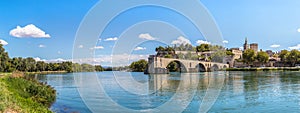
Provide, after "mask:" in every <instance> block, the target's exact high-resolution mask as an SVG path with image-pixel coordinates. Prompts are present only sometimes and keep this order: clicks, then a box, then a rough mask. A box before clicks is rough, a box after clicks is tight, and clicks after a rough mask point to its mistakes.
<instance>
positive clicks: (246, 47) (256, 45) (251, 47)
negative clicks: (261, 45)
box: [244, 38, 258, 52]
mask: <svg viewBox="0 0 300 113" xmlns="http://www.w3.org/2000/svg"><path fill="white" fill-rule="evenodd" d="M248 49H252V50H254V51H255V52H257V51H258V44H257V43H252V44H250V48H249V44H248V39H247V38H246V39H245V43H244V51H245V50H248Z"/></svg>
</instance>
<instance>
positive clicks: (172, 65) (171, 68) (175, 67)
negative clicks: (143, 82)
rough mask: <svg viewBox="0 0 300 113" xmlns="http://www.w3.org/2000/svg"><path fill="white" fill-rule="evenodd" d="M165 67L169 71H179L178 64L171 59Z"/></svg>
mask: <svg viewBox="0 0 300 113" xmlns="http://www.w3.org/2000/svg"><path fill="white" fill-rule="evenodd" d="M167 69H168V70H169V71H170V72H180V65H179V64H178V63H177V62H175V61H173V62H171V63H169V65H168V66H167Z"/></svg>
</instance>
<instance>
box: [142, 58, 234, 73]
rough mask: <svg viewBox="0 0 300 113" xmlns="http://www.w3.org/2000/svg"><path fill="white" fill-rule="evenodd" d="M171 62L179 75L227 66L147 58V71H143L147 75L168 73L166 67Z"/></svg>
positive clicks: (215, 69)
mask: <svg viewBox="0 0 300 113" xmlns="http://www.w3.org/2000/svg"><path fill="white" fill-rule="evenodd" d="M171 62H176V63H177V64H179V65H180V72H181V73H195V72H208V71H218V70H221V69H224V68H228V67H229V65H228V64H224V63H217V62H205V61H197V60H183V59H173V58H161V57H154V56H150V57H149V58H148V69H147V70H146V71H145V73H147V74H165V73H169V70H168V69H167V66H168V65H169V64H170V63H171Z"/></svg>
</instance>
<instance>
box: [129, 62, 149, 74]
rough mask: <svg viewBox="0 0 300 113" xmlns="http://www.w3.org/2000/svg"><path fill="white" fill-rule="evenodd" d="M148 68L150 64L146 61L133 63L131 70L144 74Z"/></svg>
mask: <svg viewBox="0 0 300 113" xmlns="http://www.w3.org/2000/svg"><path fill="white" fill-rule="evenodd" d="M147 66H148V62H147V61H146V60H144V59H142V60H139V61H136V62H132V63H131V64H130V66H129V68H130V69H131V70H132V71H133V72H144V71H145V69H146V68H147Z"/></svg>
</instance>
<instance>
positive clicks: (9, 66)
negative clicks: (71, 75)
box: [0, 44, 104, 72]
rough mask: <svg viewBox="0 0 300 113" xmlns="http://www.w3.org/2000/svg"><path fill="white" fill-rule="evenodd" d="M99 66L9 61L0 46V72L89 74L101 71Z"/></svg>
mask: <svg viewBox="0 0 300 113" xmlns="http://www.w3.org/2000/svg"><path fill="white" fill-rule="evenodd" d="M103 70H104V69H103V68H102V67H101V66H100V65H96V66H93V65H90V64H78V63H72V62H69V61H67V62H61V63H46V62H44V61H36V60H35V59H34V58H32V57H28V58H21V57H17V58H12V59H10V58H9V56H8V53H7V52H5V49H4V48H3V47H2V45H1V44H0V72H13V71H22V72H42V71H66V72H83V71H84V72H90V71H103Z"/></svg>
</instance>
